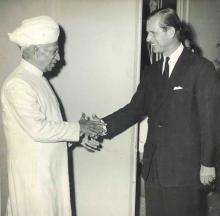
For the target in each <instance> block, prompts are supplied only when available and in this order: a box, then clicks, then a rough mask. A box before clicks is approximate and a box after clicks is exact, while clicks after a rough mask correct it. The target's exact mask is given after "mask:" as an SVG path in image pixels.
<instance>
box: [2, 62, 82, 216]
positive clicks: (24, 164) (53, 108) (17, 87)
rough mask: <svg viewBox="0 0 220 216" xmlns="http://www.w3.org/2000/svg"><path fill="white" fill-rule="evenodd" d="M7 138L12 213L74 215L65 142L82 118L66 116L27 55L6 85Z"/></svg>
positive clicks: (14, 215)
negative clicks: (71, 120) (68, 119)
mask: <svg viewBox="0 0 220 216" xmlns="http://www.w3.org/2000/svg"><path fill="white" fill-rule="evenodd" d="M1 100H2V110H3V124H4V131H5V135H6V142H7V153H8V155H7V159H8V180H9V200H8V206H7V215H8V216H71V207H70V193H69V177H68V161H67V145H66V142H65V141H78V140H79V134H80V127H79V124H78V123H67V122H64V121H63V120H62V117H61V113H60V109H59V104H58V102H57V99H56V97H55V95H54V93H53V91H52V89H51V88H50V86H49V84H48V82H47V80H46V79H45V78H44V77H43V76H42V72H41V71H40V70H39V69H37V68H36V67H34V66H33V65H31V64H29V63H28V62H26V61H25V60H22V61H21V64H20V65H19V66H18V67H17V68H16V69H15V71H14V72H13V73H12V74H11V75H10V76H9V77H8V79H6V81H5V83H4V85H3V88H2V95H1Z"/></svg>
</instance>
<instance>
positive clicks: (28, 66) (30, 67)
mask: <svg viewBox="0 0 220 216" xmlns="http://www.w3.org/2000/svg"><path fill="white" fill-rule="evenodd" d="M21 66H22V67H23V68H25V69H26V70H28V71H29V72H31V73H33V74H35V75H37V76H42V75H43V72H42V71H41V70H40V69H39V68H37V67H36V66H34V65H32V64H31V63H29V62H28V61H26V60H24V59H22V60H21Z"/></svg>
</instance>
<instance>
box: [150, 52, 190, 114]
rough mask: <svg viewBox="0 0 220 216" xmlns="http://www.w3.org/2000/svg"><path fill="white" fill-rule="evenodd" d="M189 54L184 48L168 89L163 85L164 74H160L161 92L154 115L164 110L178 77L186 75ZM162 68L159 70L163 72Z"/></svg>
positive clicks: (159, 92)
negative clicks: (163, 106)
mask: <svg viewBox="0 0 220 216" xmlns="http://www.w3.org/2000/svg"><path fill="white" fill-rule="evenodd" d="M188 54H189V53H188V52H187V50H186V49H185V48H184V50H183V52H182V54H181V55H180V57H179V59H178V60H177V62H176V64H175V66H174V68H173V71H172V74H171V76H170V80H169V83H168V85H167V86H166V87H163V85H162V72H160V74H161V76H160V78H159V79H160V81H159V82H158V85H160V86H158V88H159V91H158V97H157V103H156V106H155V109H154V110H155V112H154V114H156V113H157V112H158V111H159V110H160V109H161V108H162V105H163V103H164V102H165V101H166V99H167V98H168V97H169V96H170V94H171V93H172V91H173V88H174V86H175V82H176V80H177V79H178V77H181V76H182V75H184V72H185V71H186V67H187V64H188V60H189V58H188ZM161 68H162V66H161ZM161 68H160V69H159V70H160V71H161V70H162V69H161Z"/></svg>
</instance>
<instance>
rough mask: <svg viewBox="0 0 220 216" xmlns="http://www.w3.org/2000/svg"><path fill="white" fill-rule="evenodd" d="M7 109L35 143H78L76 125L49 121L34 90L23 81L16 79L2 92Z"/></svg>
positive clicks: (78, 129)
mask: <svg viewBox="0 0 220 216" xmlns="http://www.w3.org/2000/svg"><path fill="white" fill-rule="evenodd" d="M3 95H4V97H5V101H6V103H7V104H5V105H6V106H7V108H8V109H9V111H10V112H11V114H12V115H13V116H14V117H15V119H16V122H17V123H18V124H19V125H20V126H21V127H22V128H23V130H24V131H25V132H26V133H27V134H28V135H29V136H30V137H31V138H32V139H33V140H34V141H37V142H60V141H78V140H79V133H80V127H79V124H78V123H69V122H64V121H51V120H48V119H47V116H46V115H45V113H44V112H43V111H42V110H41V105H40V104H39V101H38V97H37V95H36V93H35V92H34V90H33V89H32V88H31V87H30V86H29V85H28V84H27V83H25V82H24V81H22V80H19V79H16V80H13V81H11V82H10V83H8V85H7V86H6V87H5V88H4V90H3Z"/></svg>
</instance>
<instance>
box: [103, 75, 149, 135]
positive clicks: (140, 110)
mask: <svg viewBox="0 0 220 216" xmlns="http://www.w3.org/2000/svg"><path fill="white" fill-rule="evenodd" d="M147 82H148V76H145V77H143V79H142V81H141V82H140V84H139V85H138V88H137V91H136V93H135V94H134V96H133V97H132V99H131V101H130V103H128V104H127V105H126V106H124V107H123V108H121V109H119V110H118V111H116V112H114V113H112V114H110V115H108V116H106V117H104V118H103V121H104V122H105V123H107V136H106V138H112V137H114V136H116V135H118V134H119V133H121V132H123V131H124V130H126V129H127V128H129V127H130V126H132V125H134V124H135V123H137V122H138V121H140V120H142V118H143V117H144V116H146V115H147V113H148V101H149V100H148V99H149V86H148V84H147Z"/></svg>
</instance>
